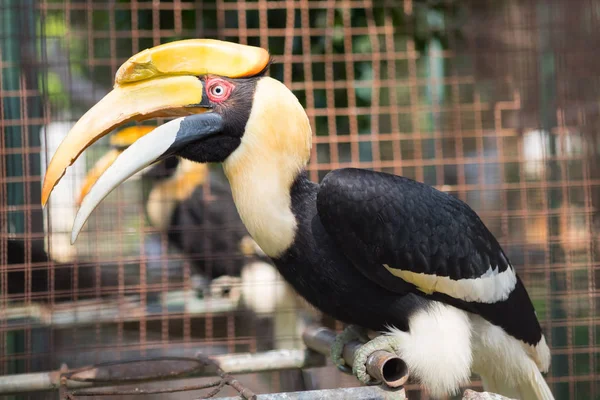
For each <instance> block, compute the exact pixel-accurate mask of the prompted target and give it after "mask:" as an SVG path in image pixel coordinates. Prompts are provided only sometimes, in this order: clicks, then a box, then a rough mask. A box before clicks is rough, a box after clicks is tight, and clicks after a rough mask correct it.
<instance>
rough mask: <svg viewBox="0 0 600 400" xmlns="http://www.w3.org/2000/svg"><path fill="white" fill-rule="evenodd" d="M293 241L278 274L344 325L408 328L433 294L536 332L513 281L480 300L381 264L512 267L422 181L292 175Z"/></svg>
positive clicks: (462, 274) (467, 270)
mask: <svg viewBox="0 0 600 400" xmlns="http://www.w3.org/2000/svg"><path fill="white" fill-rule="evenodd" d="M291 195H292V210H293V212H294V214H295V216H296V219H297V222H298V229H297V233H296V237H295V240H294V243H293V245H292V246H291V247H290V248H289V249H288V250H287V251H286V252H285V253H284V254H283V255H282V256H281V257H279V258H278V259H277V260H275V262H276V265H277V266H278V268H279V270H280V272H281V273H282V274H283V275H284V277H286V278H287V280H288V281H289V282H290V283H291V284H292V285H293V286H294V287H295V288H296V290H297V291H298V292H299V293H300V294H301V295H302V296H303V297H305V298H306V299H307V300H308V301H309V302H311V303H312V304H313V305H315V306H316V307H317V308H319V309H321V310H322V311H324V312H325V313H327V314H329V315H331V316H333V317H334V318H336V319H339V320H341V321H344V322H346V323H352V324H357V325H360V326H364V327H367V328H370V329H374V330H383V329H384V328H385V327H386V326H388V325H392V326H395V327H397V328H399V329H402V330H408V319H409V317H410V316H411V315H412V314H413V313H414V312H415V311H417V310H419V309H422V308H424V307H427V305H428V304H429V303H430V302H429V300H438V301H442V302H444V303H447V304H451V305H453V306H456V307H458V308H460V309H463V310H465V311H469V312H473V313H476V314H479V315H481V316H482V317H483V318H485V319H487V320H488V321H490V322H491V323H493V324H495V325H498V326H501V327H502V328H504V329H505V330H506V331H507V332H508V333H509V334H510V335H512V336H514V337H516V338H518V339H520V340H523V341H525V342H527V343H530V344H536V343H538V342H539V340H540V338H541V329H540V326H539V323H538V322H537V319H536V316H535V313H534V309H533V306H532V304H531V301H530V300H529V297H528V295H527V292H526V291H525V289H524V287H523V285H522V283H521V282H520V280H518V281H517V284H516V286H515V289H514V290H513V291H512V292H511V294H510V295H509V296H508V299H506V300H505V301H500V302H493V303H481V302H469V301H464V300H460V299H457V298H454V297H451V296H448V295H445V294H441V293H435V292H434V293H432V294H426V293H423V292H422V291H420V290H419V289H418V288H417V287H415V286H414V285H412V284H410V283H407V282H406V281H404V280H402V279H400V278H398V277H396V276H395V275H393V274H392V273H390V272H389V271H388V270H387V269H386V268H385V267H383V264H388V265H389V266H390V267H396V268H402V269H403V270H409V271H412V272H416V273H425V274H430V275H435V276H443V277H449V278H450V279H453V280H456V281H460V280H461V279H476V278H479V277H481V276H482V275H484V274H485V273H486V271H488V270H489V268H490V266H497V268H498V270H499V271H505V270H506V269H508V268H512V266H510V263H509V261H508V258H507V257H506V256H505V255H504V252H503V251H502V248H501V247H500V245H499V244H498V242H497V241H496V239H495V238H494V236H493V235H492V234H491V233H490V232H489V230H488V229H487V228H486V227H485V225H484V224H483V222H482V221H481V220H480V218H479V217H478V216H477V214H476V213H475V212H474V211H473V210H472V209H471V208H470V207H469V206H468V205H466V204H465V203H463V202H462V201H460V200H458V199H456V198H455V197H452V196H450V195H448V194H446V193H443V192H440V191H438V190H436V189H434V188H432V187H430V186H427V185H425V184H422V183H419V182H416V181H413V180H410V179H407V178H403V177H398V176H395V175H390V174H384V173H379V172H372V171H367V170H359V169H343V170H337V171H333V172H331V173H329V174H328V175H327V176H326V177H325V178H324V179H323V182H322V183H321V185H318V184H315V183H312V182H310V181H309V180H308V178H307V177H306V175H305V174H301V175H300V176H299V177H298V178H297V179H296V181H295V183H294V185H293V187H292V190H291Z"/></svg>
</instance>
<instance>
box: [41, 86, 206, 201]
mask: <svg viewBox="0 0 600 400" xmlns="http://www.w3.org/2000/svg"><path fill="white" fill-rule="evenodd" d="M203 93H204V88H203V84H202V81H201V80H200V79H198V78H197V77H195V76H167V77H158V78H154V79H148V80H145V81H140V82H134V83H129V84H125V85H122V86H115V88H114V89H113V90H112V91H111V92H110V93H109V94H107V95H106V96H105V97H104V98H103V99H102V100H100V102H98V103H97V104H96V105H95V106H94V107H92V108H91V109H90V110H89V111H88V112H86V113H85V114H84V115H83V117H81V119H79V121H77V123H76V124H75V126H73V128H72V129H71V131H70V132H69V134H68V135H67V136H66V137H65V139H64V140H63V142H62V143H61V144H60V146H59V148H58V150H57V151H56V153H55V154H54V156H53V157H52V161H50V164H49V165H48V169H47V170H46V175H45V177H44V184H43V186H42V205H46V202H47V201H48V197H49V196H50V193H51V192H52V189H54V186H56V184H57V183H58V181H59V180H60V179H61V178H62V176H63V175H64V173H65V171H66V169H67V168H68V167H69V166H70V165H71V164H73V162H74V161H75V160H76V159H77V157H79V155H80V154H81V153H82V152H83V151H84V150H85V149H86V148H87V147H89V146H91V145H92V144H93V143H94V142H95V141H96V140H98V139H100V138H101V137H103V136H104V135H106V134H107V133H108V132H110V131H111V130H113V129H114V128H117V127H119V126H121V125H123V124H125V123H127V122H130V121H143V120H147V119H150V118H158V117H180V116H184V115H193V114H199V113H203V112H205V111H207V108H208V99H206V98H205V96H203Z"/></svg>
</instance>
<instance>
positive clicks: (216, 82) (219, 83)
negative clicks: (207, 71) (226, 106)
mask: <svg viewBox="0 0 600 400" xmlns="http://www.w3.org/2000/svg"><path fill="white" fill-rule="evenodd" d="M232 91H233V84H232V83H231V82H227V81H226V80H224V79H211V80H209V81H208V82H207V85H206V95H207V96H208V99H209V100H210V101H212V102H213V103H220V102H222V101H225V100H227V99H228V98H229V96H230V95H231V92H232Z"/></svg>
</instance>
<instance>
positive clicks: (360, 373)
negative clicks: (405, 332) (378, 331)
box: [352, 335, 398, 385]
mask: <svg viewBox="0 0 600 400" xmlns="http://www.w3.org/2000/svg"><path fill="white" fill-rule="evenodd" d="M397 348H398V346H397V344H396V343H394V337H392V336H385V335H382V336H378V337H376V338H375V339H373V340H371V341H369V342H367V343H365V344H364V345H362V346H361V347H360V348H359V349H358V350H356V352H355V353H354V364H353V366H352V373H353V374H354V376H356V378H357V379H358V380H359V381H360V382H361V383H362V384H364V385H375V384H378V383H379V382H376V381H374V380H373V379H372V378H371V376H370V375H369V374H368V372H367V359H368V358H369V356H370V355H371V354H373V353H374V352H376V351H378V350H384V351H389V352H390V353H396V354H397V353H398V351H397Z"/></svg>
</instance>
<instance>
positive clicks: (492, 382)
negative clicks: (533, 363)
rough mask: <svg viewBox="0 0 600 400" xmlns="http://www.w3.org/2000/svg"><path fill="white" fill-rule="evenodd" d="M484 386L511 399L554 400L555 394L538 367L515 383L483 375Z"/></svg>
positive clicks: (487, 390)
mask: <svg viewBox="0 0 600 400" xmlns="http://www.w3.org/2000/svg"><path fill="white" fill-rule="evenodd" d="M524 378H525V377H524ZM481 380H482V382H483V388H484V390H485V391H486V392H491V393H497V394H500V395H502V396H505V397H508V398H509V399H518V400H554V396H553V395H552V392H551V391H550V388H549V387H548V384H547V383H546V380H545V379H544V377H543V376H542V374H541V372H540V371H539V370H538V369H537V368H535V367H534V368H532V371H531V373H530V374H529V375H528V376H527V378H526V379H523V380H521V381H520V382H519V383H517V386H516V387H515V384H514V383H513V382H508V381H505V380H504V381H500V380H499V379H494V377H492V376H485V375H482V376H481Z"/></svg>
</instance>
